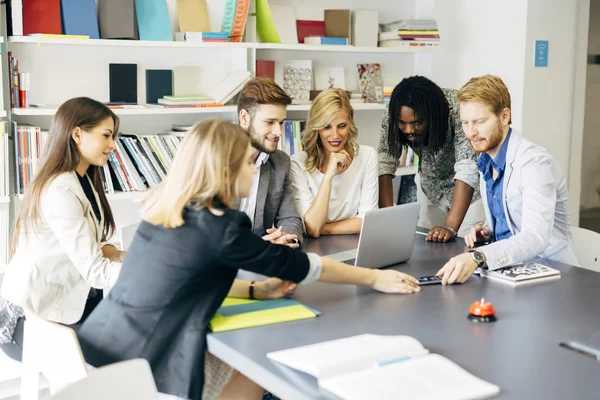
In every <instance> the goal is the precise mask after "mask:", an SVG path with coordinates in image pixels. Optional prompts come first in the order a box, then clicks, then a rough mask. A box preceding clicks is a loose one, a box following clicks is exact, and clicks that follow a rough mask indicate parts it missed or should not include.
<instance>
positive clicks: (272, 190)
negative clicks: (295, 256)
mask: <svg viewBox="0 0 600 400" xmlns="http://www.w3.org/2000/svg"><path fill="white" fill-rule="evenodd" d="M280 226H282V227H283V231H284V232H286V233H290V234H295V235H297V236H298V240H300V241H301V240H302V232H303V230H304V229H303V225H302V219H301V218H300V216H299V215H298V211H296V206H295V205H294V193H293V187H292V182H291V178H290V157H289V156H288V155H287V154H285V153H284V152H283V151H281V150H276V151H275V153H273V154H271V155H270V156H269V159H268V160H267V162H266V163H264V164H263V165H262V166H261V167H260V177H259V180H258V192H257V194H256V211H255V213H254V228H253V230H254V233H255V234H257V235H260V236H262V235H265V234H266V230H267V229H268V228H271V227H275V228H279V227H280Z"/></svg>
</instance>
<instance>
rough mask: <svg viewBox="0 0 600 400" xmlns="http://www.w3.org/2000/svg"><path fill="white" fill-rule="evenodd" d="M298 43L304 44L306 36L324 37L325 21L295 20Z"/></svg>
mask: <svg viewBox="0 0 600 400" xmlns="http://www.w3.org/2000/svg"><path fill="white" fill-rule="evenodd" d="M296 30H297V32H298V43H304V39H305V38H306V37H308V36H325V21H310V20H302V19H297V20H296Z"/></svg>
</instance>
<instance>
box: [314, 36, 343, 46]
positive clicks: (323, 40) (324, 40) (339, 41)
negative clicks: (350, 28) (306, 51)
mask: <svg viewBox="0 0 600 400" xmlns="http://www.w3.org/2000/svg"><path fill="white" fill-rule="evenodd" d="M304 43H305V44H312V45H320V44H323V45H325V44H328V45H339V46H346V45H348V38H338V37H327V36H307V37H305V38H304Z"/></svg>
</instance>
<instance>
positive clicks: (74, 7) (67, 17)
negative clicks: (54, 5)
mask: <svg viewBox="0 0 600 400" xmlns="http://www.w3.org/2000/svg"><path fill="white" fill-rule="evenodd" d="M60 4H61V17H62V24H63V31H64V33H65V34H66V35H83V36H89V37H90V38H91V39H99V38H100V32H99V30H98V15H97V14H96V2H95V1H94V0H60Z"/></svg>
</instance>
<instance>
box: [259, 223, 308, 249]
mask: <svg viewBox="0 0 600 400" xmlns="http://www.w3.org/2000/svg"><path fill="white" fill-rule="evenodd" d="M262 239H263V240H265V241H267V242H271V243H274V244H282V245H284V246H288V247H291V248H292V249H297V248H298V247H300V244H298V240H297V239H298V236H296V235H292V234H288V233H285V232H284V231H283V228H282V227H281V226H280V227H279V228H277V229H274V228H269V229H267V234H266V235H265V236H263V237H262ZM294 239H295V240H294Z"/></svg>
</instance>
